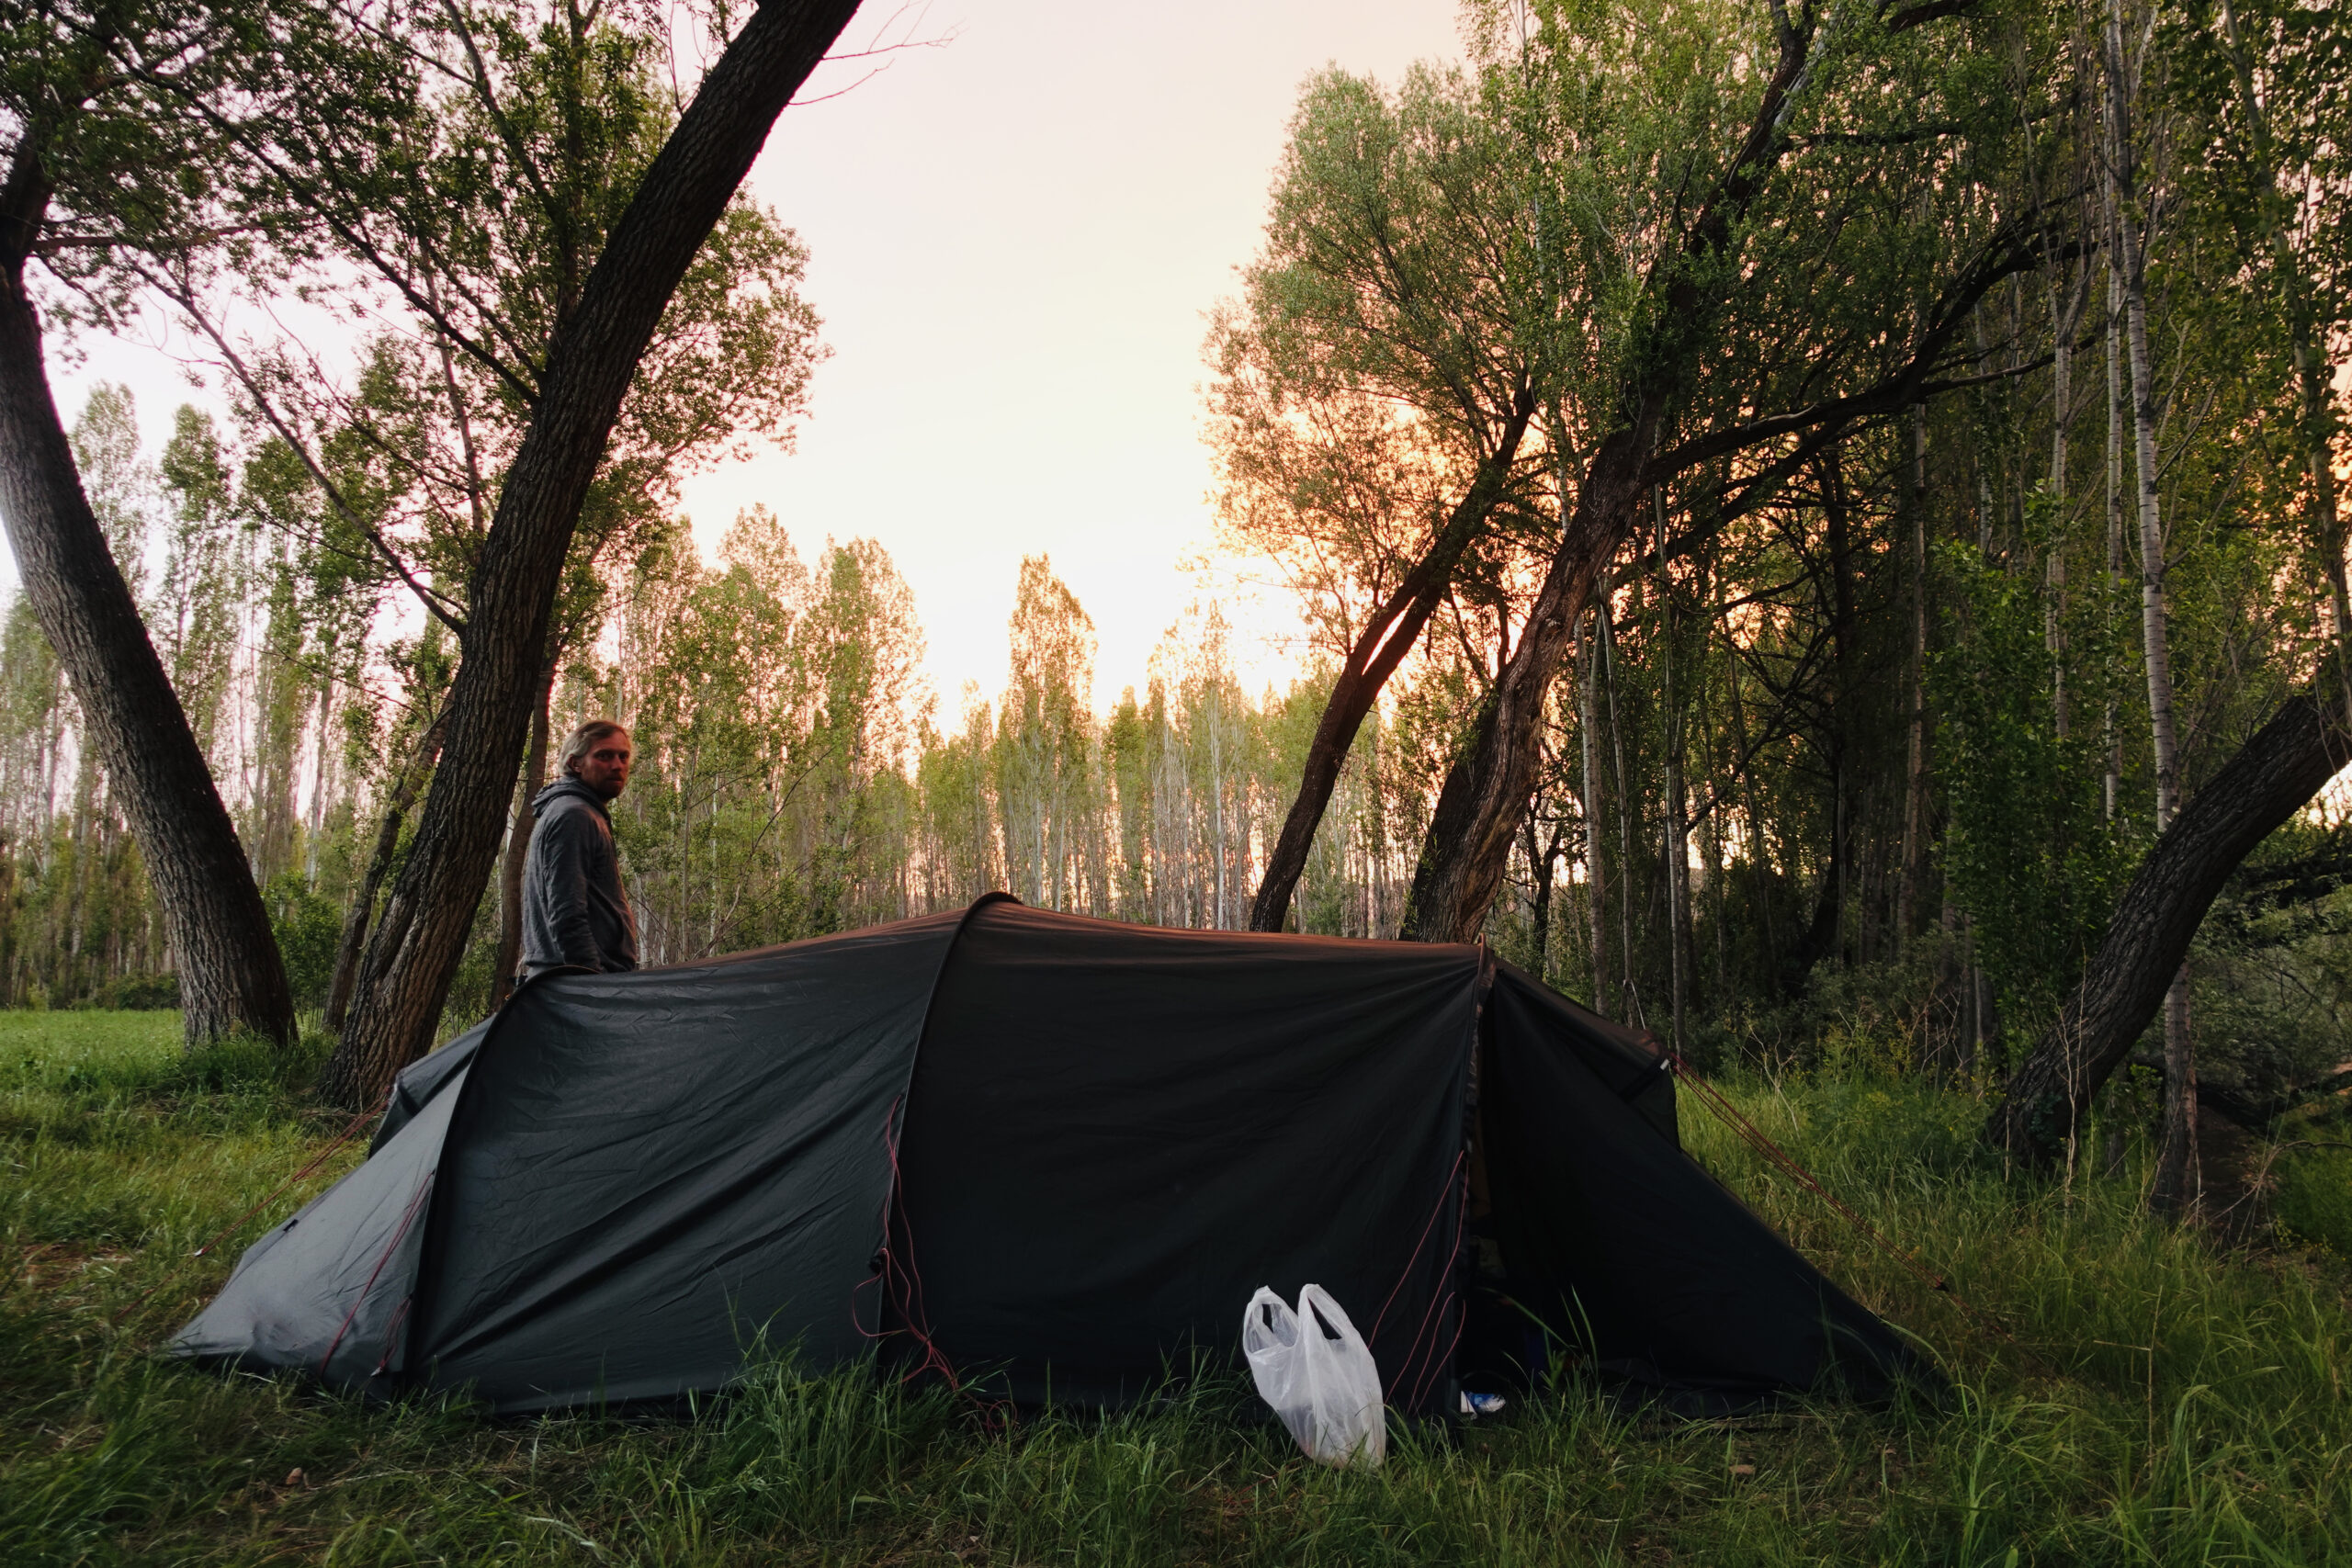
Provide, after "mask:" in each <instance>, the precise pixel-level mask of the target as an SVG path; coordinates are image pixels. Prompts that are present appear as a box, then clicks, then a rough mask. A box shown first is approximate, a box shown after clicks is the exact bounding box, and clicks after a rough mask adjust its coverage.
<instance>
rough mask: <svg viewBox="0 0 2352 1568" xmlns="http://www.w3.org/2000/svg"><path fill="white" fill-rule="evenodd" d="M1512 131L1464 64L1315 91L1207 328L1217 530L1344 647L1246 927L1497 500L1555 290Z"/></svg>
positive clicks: (1275, 898)
mask: <svg viewBox="0 0 2352 1568" xmlns="http://www.w3.org/2000/svg"><path fill="white" fill-rule="evenodd" d="M1513 151H1514V150H1513V148H1512V146H1511V143H1510V139H1509V137H1508V136H1506V135H1503V134H1499V133H1498V127H1497V126H1496V125H1495V124H1494V123H1493V121H1492V119H1491V118H1490V117H1488V116H1486V115H1484V114H1483V113H1482V112H1481V108H1480V104H1479V101H1478V98H1477V95H1476V90H1475V88H1474V87H1473V86H1472V85H1470V84H1467V83H1465V82H1464V81H1463V80H1461V79H1460V78H1459V77H1458V76H1453V75H1447V74H1442V73H1437V72H1434V71H1430V70H1427V69H1417V70H1416V71H1415V72H1413V73H1410V74H1409V75H1408V77H1407V79H1406V82H1405V84H1404V85H1403V87H1402V88H1401V89H1400V90H1399V91H1398V92H1397V94H1396V95H1395V96H1393V98H1392V97H1391V96H1388V95H1385V94H1383V93H1382V92H1381V91H1380V90H1379V88H1378V87H1377V86H1376V85H1374V84H1373V83H1371V82H1368V81H1363V80H1360V79H1358V78H1354V77H1351V76H1347V75H1345V74H1343V73H1337V72H1334V73H1328V74H1326V75H1324V76H1321V77H1318V78H1317V79H1316V80H1315V81H1314V82H1313V83H1311V84H1310V85H1308V88H1307V90H1306V96H1305V98H1304V101H1303V102H1302V104H1301V106H1300V109H1299V113H1298V116H1297V118H1296V119H1295V121H1294V123H1293V126H1292V134H1291V142H1290V146H1289V148H1288V150H1287V151H1286V152H1285V154H1284V158H1283V169H1282V173H1281V175H1280V176H1279V178H1278V180H1277V184H1276V187H1275V194H1274V199H1273V213H1272V218H1271V220H1270V221H1269V222H1268V225H1267V237H1266V249H1265V253H1264V254H1263V255H1262V256H1261V258H1260V260H1259V261H1258V262H1257V264H1256V265H1253V266H1252V268H1251V269H1250V274H1249V276H1248V282H1247V291H1246V297H1245V302H1244V304H1243V305H1242V306H1241V307H1239V308H1228V309H1227V310H1223V311H1221V312H1220V313H1219V315H1218V317H1217V319H1216V327H1215V330H1214V332H1213V334H1212V352H1213V354H1214V355H1215V357H1216V364H1217V369H1218V377H1219V379H1218V383H1217V387H1216V392H1215V394H1214V396H1215V406H1216V414H1217V421H1218V423H1217V442H1218V446H1219V447H1220V451H1221V456H1222V459H1223V464H1224V468H1225V470H1226V481H1227V487H1226V488H1227V495H1226V502H1225V511H1226V516H1227V524H1228V525H1229V527H1230V528H1231V530H1232V531H1233V532H1234V533H1236V534H1237V535H1238V536H1239V537H1240V538H1242V539H1244V540H1246V541H1248V542H1249V543H1250V545H1251V546H1252V547H1257V548H1261V549H1266V550H1268V551H1269V553H1272V554H1273V555H1275V556H1276V557H1277V558H1278V559H1281V560H1283V561H1284V562H1286V563H1287V564H1288V565H1289V568H1290V570H1291V572H1292V575H1293V578H1294V581H1295V583H1296V584H1297V585H1298V586H1299V587H1300V588H1302V589H1303V590H1304V591H1305V592H1306V595H1307V596H1308V598H1309V600H1310V603H1311V604H1313V606H1314V612H1315V615H1316V619H1317V622H1318V624H1319V626H1320V627H1321V629H1322V631H1323V633H1324V635H1325V636H1326V637H1328V638H1329V640H1330V642H1331V644H1332V647H1333V651H1334V652H1335V653H1336V654H1337V655H1338V657H1339V668H1338V670H1337V671H1336V673H1335V674H1334V676H1333V678H1332V681H1331V685H1330V691H1329V695H1328V697H1327V698H1326V699H1325V703H1324V708H1323V714H1322V716H1321V718H1320V719H1319V721H1318V722H1317V727H1316V729H1315V733H1314V736H1313V739H1311V741H1310V742H1309V744H1308V748H1307V751H1306V758H1305V760H1304V763H1303V767H1302V773H1301V778H1300V782H1299V786H1298V790H1297V793H1296V795H1295V799H1294V801H1293V804H1292V806H1291V808H1290V811H1289V813H1288V814H1287V816H1286V817H1285V818H1284V819H1283V827H1282V830H1281V833H1280V835H1279V837H1278V838H1277V839H1276V840H1275V842H1274V844H1273V846H1272V849H1271V850H1270V852H1268V855H1267V863H1266V865H1265V867H1264V870H1263V872H1262V874H1261V880H1260V883H1259V886H1258V891H1257V896H1256V898H1255V900H1254V902H1253V905H1252V908H1251V911H1250V925H1251V927H1252V929H1254V930H1258V931H1276V930H1280V929H1281V928H1282V926H1283V923H1284V921H1285V919H1287V917H1288V913H1289V908H1290V901H1291V897H1292V894H1293V892H1294V890H1295V887H1296V886H1297V883H1298V879H1299V876H1300V875H1301V874H1302V873H1303V872H1304V870H1305V869H1306V861H1307V856H1308V853H1309V852H1310V850H1311V848H1312V846H1313V843H1314V840H1315V834H1316V829H1317V826H1318V825H1319V824H1320V822H1321V820H1322V817H1323V812H1324V810H1325V808H1326V807H1327V806H1328V805H1329V801H1330V798H1331V793H1332V790H1333V788H1334V786H1335V785H1336V784H1337V782H1338V780H1339V776H1340V769H1341V767H1342V765H1343V763H1344V762H1345V761H1346V759H1347V757H1348V754H1349V750H1350V748H1351V746H1352V745H1353V744H1354V741H1355V737H1356V734H1357V732H1358V730H1359V729H1360V728H1361V727H1362V725H1363V721H1364V719H1365V716H1367V715H1368V714H1369V713H1370V712H1371V710H1372V707H1373V705H1374V703H1375V702H1376V701H1377V700H1378V699H1379V696H1380V694H1381V692H1382V690H1383V689H1384V688H1385V686H1386V685H1387V683H1388V682H1389V681H1390V680H1391V679H1392V678H1393V677H1394V675H1395V674H1396V671H1397V668H1398V666H1399V664H1400V663H1401V662H1402V661H1403V660H1404V659H1405V658H1406V657H1407V655H1408V654H1409V653H1410V652H1411V651H1412V650H1413V648H1414V646H1415V644H1416V643H1417V642H1418V641H1419V637H1421V634H1422V631H1423V629H1424V628H1425V627H1426V626H1428V625H1429V622H1430V617H1431V616H1432V615H1435V614H1436V613H1437V612H1438V609H1439V607H1440V606H1441V605H1442V604H1443V603H1444V600H1445V595H1446V593H1447V591H1448V589H1449V587H1450V585H1451V584H1452V582H1453V577H1454V573H1455V570H1456V569H1457V567H1458V566H1459V564H1460V563H1461V562H1462V561H1463V560H1464V557H1465V556H1466V555H1468V554H1470V553H1471V552H1473V551H1474V549H1475V548H1476V546H1477V544H1478V541H1479V540H1480V539H1481V537H1482V536H1484V535H1485V534H1486V532H1487V528H1488V525H1489V523H1490V520H1491V519H1492V518H1493V517H1494V516H1495V514H1496V513H1497V511H1498V508H1500V507H1503V506H1504V505H1505V504H1506V502H1507V501H1508V498H1509V496H1510V491H1511V487H1512V481H1513V479H1514V476H1515V473H1516V468H1517V465H1518V460H1519V456H1520V449H1521V444H1522V443H1523V442H1524V441H1525V440H1526V438H1527V434H1528V430H1529V425H1530V423H1531V421H1532V420H1533V419H1534V417H1535V415H1536V413H1537V411H1538V409H1539V407H1541V406H1542V404H1543V403H1544V400H1546V398H1547V397H1548V396H1549V395H1550V393H1549V390H1548V389H1549V388H1550V386H1551V383H1552V380H1553V378H1554V375H1555V357H1556V347H1557V342H1558V338H1559V332H1558V322H1557V321H1556V319H1555V314H1554V310H1553V301H1552V300H1550V299H1547V298H1545V297H1544V294H1543V292H1542V291H1541V290H1539V289H1536V288H1532V287H1531V286H1530V280H1531V277H1532V275H1533V274H1534V273H1535V272H1536V271H1537V270H1538V269H1539V268H1540V267H1541V265H1542V257H1541V254H1540V245H1538V244H1535V243H1531V236H1530V235H1529V234H1528V233H1527V232H1526V228H1525V225H1524V224H1522V223H1521V221H1520V220H1519V219H1518V217H1517V214H1516V197H1517V196H1518V195H1519V193H1518V192H1517V191H1516V190H1515V189H1514V186H1513V181H1512V178H1511V175H1510V170H1511V167H1512V163H1511V159H1512V153H1513Z"/></svg>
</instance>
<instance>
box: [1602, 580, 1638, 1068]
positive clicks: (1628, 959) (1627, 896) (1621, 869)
mask: <svg viewBox="0 0 2352 1568" xmlns="http://www.w3.org/2000/svg"><path fill="white" fill-rule="evenodd" d="M1613 586H1614V585H1613V584H1612V583H1611V581H1610V574H1609V573H1608V572H1605V571H1604V572H1603V573H1602V574H1601V578H1600V604H1599V605H1598V606H1597V607H1596V608H1597V611H1598V614H1597V615H1595V616H1594V625H1595V626H1597V627H1598V628H1599V630H1600V690H1601V694H1602V696H1603V697H1604V698H1606V699H1607V700H1606V702H1605V704H1604V706H1605V707H1606V708H1607V710H1608V714H1609V755H1610V758H1611V762H1612V763H1613V771H1614V772H1615V773H1616V775H1617V788H1616V791H1615V793H1614V795H1612V796H1611V798H1612V799H1613V800H1615V802H1616V803H1617V881H1618V888H1617V964H1618V981H1617V1005H1618V1007H1619V1009H1620V1010H1621V1011H1620V1013H1619V1016H1620V1017H1623V1018H1631V1019H1636V1020H1640V1021H1642V1022H1644V1023H1646V1022H1647V1021H1648V1020H1646V1019H1644V1018H1643V1017H1642V989H1641V983H1640V979H1639V977H1638V976H1636V975H1635V974H1634V786H1633V782H1632V781H1631V780H1630V779H1628V778H1627V777H1626V774H1625V727H1624V725H1623V723H1621V722H1619V720H1618V717H1617V628H1616V626H1614V625H1613V624H1612V622H1611V617H1610V614H1609V601H1610V599H1611V593H1612V589H1613Z"/></svg>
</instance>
